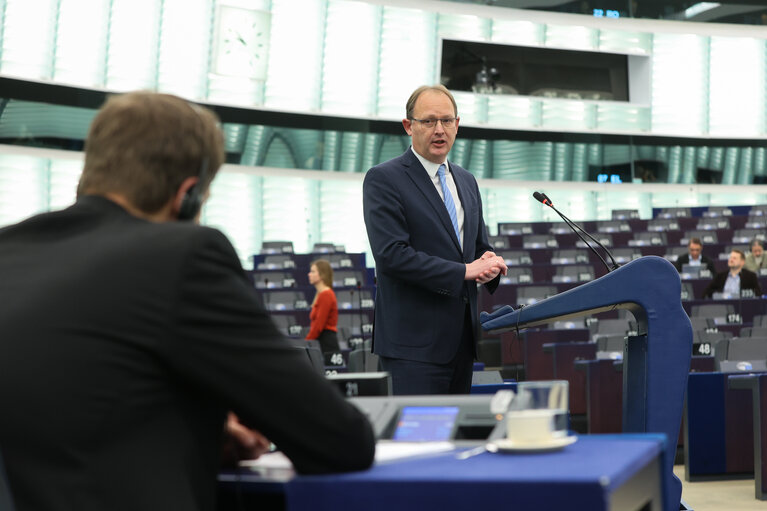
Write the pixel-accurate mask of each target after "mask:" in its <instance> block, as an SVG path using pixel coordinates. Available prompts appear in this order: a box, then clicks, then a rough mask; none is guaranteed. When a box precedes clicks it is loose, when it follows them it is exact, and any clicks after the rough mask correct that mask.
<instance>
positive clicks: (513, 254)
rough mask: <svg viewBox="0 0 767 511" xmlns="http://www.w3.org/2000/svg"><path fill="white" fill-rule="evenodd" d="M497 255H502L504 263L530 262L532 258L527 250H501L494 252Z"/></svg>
mask: <svg viewBox="0 0 767 511" xmlns="http://www.w3.org/2000/svg"><path fill="white" fill-rule="evenodd" d="M496 254H498V255H499V256H501V257H503V260H504V261H506V264H513V265H518V264H532V263H533V260H532V259H531V258H530V252H528V251H527V250H501V251H500V252H496Z"/></svg>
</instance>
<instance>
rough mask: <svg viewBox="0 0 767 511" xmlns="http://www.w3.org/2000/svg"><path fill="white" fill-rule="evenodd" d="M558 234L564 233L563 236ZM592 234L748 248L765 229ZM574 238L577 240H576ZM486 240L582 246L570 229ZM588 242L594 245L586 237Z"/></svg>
mask: <svg viewBox="0 0 767 511" xmlns="http://www.w3.org/2000/svg"><path fill="white" fill-rule="evenodd" d="M562 235H565V236H564V237H563V236H562ZM595 238H596V239H597V240H598V241H599V242H600V243H601V244H602V245H604V246H605V247H608V248H612V247H614V248H634V247H636V248H639V247H686V246H687V245H689V243H690V240H691V239H692V238H698V239H700V240H701V241H702V242H703V244H704V245H737V246H738V248H745V249H746V250H748V249H749V245H750V244H751V241H752V240H753V239H754V238H757V239H761V240H764V239H765V231H764V230H759V229H742V230H737V231H732V230H720V231H710V232H705V231H684V232H682V231H680V232H676V233H665V232H651V231H627V232H623V233H617V234H599V233H597V234H596V236H595ZM576 240H577V241H576ZM488 242H489V243H490V245H491V246H492V247H493V248H494V249H495V251H496V252H497V251H499V250H509V249H523V250H533V249H541V248H548V249H557V248H570V247H573V248H579V247H580V248H586V245H585V243H584V242H582V241H580V240H578V238H577V237H576V235H575V234H572V233H571V232H561V233H560V232H555V233H548V234H523V235H521V236H514V235H507V234H500V235H497V236H490V237H489V238H488ZM589 243H590V244H592V245H596V243H593V242H591V241H589Z"/></svg>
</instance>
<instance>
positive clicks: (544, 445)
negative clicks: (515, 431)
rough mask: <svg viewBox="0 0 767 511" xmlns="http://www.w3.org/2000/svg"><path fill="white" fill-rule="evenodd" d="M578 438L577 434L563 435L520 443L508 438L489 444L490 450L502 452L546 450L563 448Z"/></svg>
mask: <svg viewBox="0 0 767 511" xmlns="http://www.w3.org/2000/svg"><path fill="white" fill-rule="evenodd" d="M577 440H578V437H577V436H563V437H559V438H552V439H550V440H546V441H545V442H536V443H528V442H525V443H519V442H512V441H511V440H509V439H508V438H501V439H498V440H493V441H492V442H490V443H489V444H488V450H491V449H492V450H497V451H500V452H546V451H556V450H558V449H562V448H563V447H566V446H568V445H570V444H573V443H575V442H576V441H577Z"/></svg>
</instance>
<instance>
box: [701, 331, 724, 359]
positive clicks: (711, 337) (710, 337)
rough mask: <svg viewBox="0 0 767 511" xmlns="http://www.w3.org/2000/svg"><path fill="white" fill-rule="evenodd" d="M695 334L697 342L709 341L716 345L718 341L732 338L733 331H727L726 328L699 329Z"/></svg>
mask: <svg viewBox="0 0 767 511" xmlns="http://www.w3.org/2000/svg"><path fill="white" fill-rule="evenodd" d="M694 336H695V342H707V343H709V344H711V345H712V346H714V347H715V346H716V343H718V342H719V341H723V340H728V339H732V332H727V331H724V330H722V331H717V332H706V331H705V330H698V331H696V332H695V333H694ZM725 354H726V352H725Z"/></svg>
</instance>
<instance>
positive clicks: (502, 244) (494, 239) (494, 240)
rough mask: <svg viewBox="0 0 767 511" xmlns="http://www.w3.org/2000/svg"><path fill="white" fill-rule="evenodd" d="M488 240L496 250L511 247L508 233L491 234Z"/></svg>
mask: <svg viewBox="0 0 767 511" xmlns="http://www.w3.org/2000/svg"><path fill="white" fill-rule="evenodd" d="M487 242H488V243H490V246H492V247H493V248H494V249H495V250H503V249H506V248H509V238H508V236H506V235H500V236H490V237H488V239H487Z"/></svg>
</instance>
